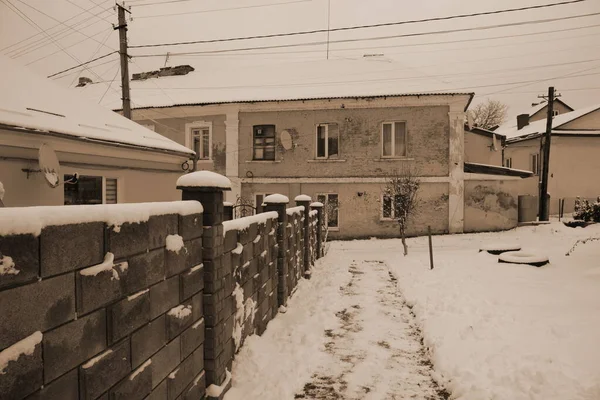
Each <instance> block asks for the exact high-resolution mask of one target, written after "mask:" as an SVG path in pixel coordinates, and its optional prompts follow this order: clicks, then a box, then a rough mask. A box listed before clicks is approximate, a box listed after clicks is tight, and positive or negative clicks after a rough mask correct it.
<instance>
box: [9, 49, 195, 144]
mask: <svg viewBox="0 0 600 400" xmlns="http://www.w3.org/2000/svg"><path fill="white" fill-rule="evenodd" d="M0 71H2V74H3V75H4V77H5V78H4V79H1V80H0V93H5V94H6V95H5V96H1V97H0V124H4V125H8V126H13V127H17V128H19V129H28V130H35V131H40V132H55V133H61V134H64V135H69V136H73V137H79V138H85V139H90V140H101V141H106V142H113V143H120V144H127V145H132V146H136V147H145V148H149V149H155V150H170V151H175V152H178V153H185V154H194V152H193V151H192V150H190V149H188V148H187V147H185V146H182V145H180V144H178V143H176V142H174V141H172V140H170V139H167V138H166V137H164V136H162V135H159V134H158V133H156V132H153V131H151V130H149V129H147V128H145V127H143V126H141V125H139V124H137V123H135V122H133V121H130V120H129V119H127V118H124V117H122V116H120V115H118V114H116V113H115V112H113V111H111V110H110V109H107V108H104V107H102V106H100V105H98V104H96V103H97V101H96V102H92V101H89V100H87V99H86V98H85V97H84V96H82V95H81V93H78V92H76V91H72V90H69V89H66V88H63V87H61V86H59V85H57V84H56V83H54V82H52V81H51V80H50V79H46V78H44V77H42V76H38V75H37V74H35V73H33V72H31V71H30V70H29V69H28V68H25V67H23V66H21V65H18V64H15V63H14V62H13V61H12V60H9V59H8V58H7V57H4V56H0ZM105 89H106V88H105ZM90 143H93V142H90Z"/></svg>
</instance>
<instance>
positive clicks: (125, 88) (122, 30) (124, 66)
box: [114, 3, 131, 119]
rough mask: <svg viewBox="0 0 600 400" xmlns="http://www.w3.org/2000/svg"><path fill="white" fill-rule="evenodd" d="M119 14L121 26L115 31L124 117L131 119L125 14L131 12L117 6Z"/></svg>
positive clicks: (123, 6) (121, 6)
mask: <svg viewBox="0 0 600 400" xmlns="http://www.w3.org/2000/svg"><path fill="white" fill-rule="evenodd" d="M116 6H117V8H118V12H119V25H117V26H115V27H114V29H115V30H116V29H118V30H119V45H120V47H119V54H120V55H121V99H122V100H123V116H124V117H125V118H129V119H131V97H130V95H129V55H128V54H127V18H125V13H126V12H128V13H129V14H131V11H129V10H128V9H126V8H125V3H123V5H120V4H116Z"/></svg>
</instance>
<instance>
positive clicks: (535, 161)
mask: <svg viewBox="0 0 600 400" xmlns="http://www.w3.org/2000/svg"><path fill="white" fill-rule="evenodd" d="M530 169H531V172H533V174H534V175H539V173H540V157H539V154H532V155H531V158H530Z"/></svg>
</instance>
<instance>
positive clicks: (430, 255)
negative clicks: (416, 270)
mask: <svg viewBox="0 0 600 400" xmlns="http://www.w3.org/2000/svg"><path fill="white" fill-rule="evenodd" d="M427 235H428V236H429V265H430V266H431V268H430V269H433V246H432V245H431V225H427Z"/></svg>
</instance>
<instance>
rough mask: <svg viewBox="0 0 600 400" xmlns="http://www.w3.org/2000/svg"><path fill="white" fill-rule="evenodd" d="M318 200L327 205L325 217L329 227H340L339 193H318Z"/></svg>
mask: <svg viewBox="0 0 600 400" xmlns="http://www.w3.org/2000/svg"><path fill="white" fill-rule="evenodd" d="M317 201H319V202H321V203H323V205H324V206H325V218H326V223H327V227H328V228H333V229H338V228H339V227H340V225H339V223H340V220H339V216H340V207H339V201H338V195H337V193H326V194H318V195H317Z"/></svg>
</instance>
